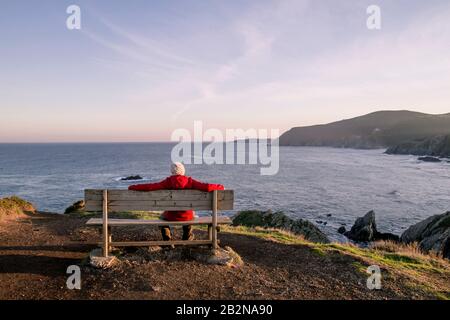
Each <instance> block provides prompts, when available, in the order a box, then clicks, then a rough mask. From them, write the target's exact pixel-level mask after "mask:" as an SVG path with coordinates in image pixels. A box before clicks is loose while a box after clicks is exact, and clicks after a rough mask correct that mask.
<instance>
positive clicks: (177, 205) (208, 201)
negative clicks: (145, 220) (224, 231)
mask: <svg viewBox="0 0 450 320" xmlns="http://www.w3.org/2000/svg"><path fill="white" fill-rule="evenodd" d="M217 194H218V202H217V207H218V210H232V209H233V207H234V206H233V203H234V192H233V190H220V191H218V192H217ZM102 203H103V202H102V190H85V210H86V211H88V212H89V211H102V209H103V207H102ZM164 210H169V211H177V210H212V193H209V192H202V191H198V190H159V191H150V192H139V191H130V190H117V189H116V190H108V211H110V212H126V211H164Z"/></svg>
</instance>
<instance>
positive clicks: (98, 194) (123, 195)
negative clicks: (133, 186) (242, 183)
mask: <svg viewBox="0 0 450 320" xmlns="http://www.w3.org/2000/svg"><path fill="white" fill-rule="evenodd" d="M108 197H109V200H128V201H134V200H143V201H146V200H212V193H211V192H203V191H199V190H158V191H149V192H142V191H131V190H121V189H111V190H108ZM84 198H85V201H90V200H97V201H101V200H102V190H93V189H86V190H85V191H84ZM218 199H219V200H234V191H233V190H219V191H218Z"/></svg>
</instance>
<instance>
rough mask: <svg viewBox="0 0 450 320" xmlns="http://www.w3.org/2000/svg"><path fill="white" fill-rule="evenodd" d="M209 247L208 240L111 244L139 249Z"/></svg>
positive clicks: (112, 244) (209, 242)
mask: <svg viewBox="0 0 450 320" xmlns="http://www.w3.org/2000/svg"><path fill="white" fill-rule="evenodd" d="M208 244H209V245H210V244H211V241H210V240H170V241H164V240H161V241H127V242H119V241H117V242H112V243H111V246H112V247H140V246H171V245H185V246H195V245H208Z"/></svg>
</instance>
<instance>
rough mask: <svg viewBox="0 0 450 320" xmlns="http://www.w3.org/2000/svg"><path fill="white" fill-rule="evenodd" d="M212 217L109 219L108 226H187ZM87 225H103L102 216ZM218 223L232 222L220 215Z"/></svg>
mask: <svg viewBox="0 0 450 320" xmlns="http://www.w3.org/2000/svg"><path fill="white" fill-rule="evenodd" d="M212 223H213V222H212V217H198V218H195V219H194V220H190V221H166V220H144V219H108V226H111V227H113V226H133V225H151V226H185V225H199V224H212ZM86 224H87V225H91V226H92V225H103V219H102V218H91V219H89V220H88V221H87V222H86ZM217 224H231V219H230V218H229V217H226V216H218V217H217Z"/></svg>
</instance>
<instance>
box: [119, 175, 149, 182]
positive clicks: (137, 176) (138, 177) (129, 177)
mask: <svg viewBox="0 0 450 320" xmlns="http://www.w3.org/2000/svg"><path fill="white" fill-rule="evenodd" d="M142 179H144V178H142V177H141V176H140V175H135V176H128V177H125V178H122V179H120V180H121V181H128V180H142Z"/></svg>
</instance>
